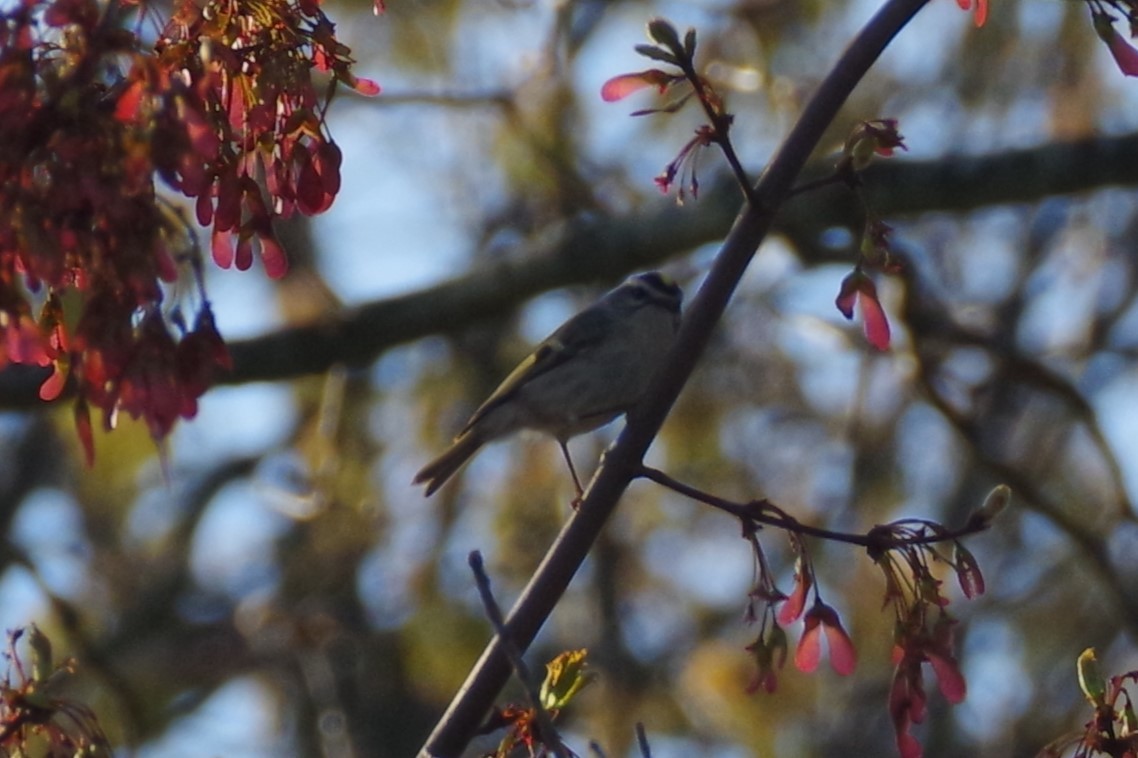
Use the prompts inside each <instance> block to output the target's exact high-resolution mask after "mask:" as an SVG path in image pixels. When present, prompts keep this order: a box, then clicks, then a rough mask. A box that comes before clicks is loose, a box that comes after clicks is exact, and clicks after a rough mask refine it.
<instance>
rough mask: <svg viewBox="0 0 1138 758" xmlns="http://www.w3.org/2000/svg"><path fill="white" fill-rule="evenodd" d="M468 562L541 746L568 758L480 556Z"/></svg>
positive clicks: (477, 554) (469, 559)
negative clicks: (529, 712) (524, 699)
mask: <svg viewBox="0 0 1138 758" xmlns="http://www.w3.org/2000/svg"><path fill="white" fill-rule="evenodd" d="M467 562H468V563H469V564H470V570H471V571H472V572H474V582H475V583H476V584H477V585H478V595H479V596H480V597H481V598H482V608H483V609H484V610H485V611H486V618H488V619H490V626H492V627H494V633H495V634H497V635H498V639H500V640H501V641H502V645H503V650H504V651H505V653H506V657H507V658H509V659H510V665H511V666H513V668H514V674H515V675H517V677H518V681H520V682H521V683H522V688H523V689H524V690H525V693H526V699H527V700H528V701H529V705H530V708H531V709H532V710H533V713H534V717H535V718H536V719H537V724H538V728H539V729H540V730H541V741H542V743H543V744H544V745H545V746H546V747H547V748H549V750H550V751H552V752H553V754H554V755H556V756H558V758H569V756H570V753H569V751H568V750H567V749H566V748H565V745H564V743H562V742H561V735H560V734H558V732H557V727H555V726H554V725H553V719H552V718H551V717H550V715H549V711H547V710H545V708H544V707H542V705H541V695H540V694H539V693H538V691H537V688H536V687H534V685H533V679H532V678H531V676H530V670H529V666H527V665H526V662H525V660H524V659H523V658H522V653H521V651H520V650H519V649H518V646H517V645H515V644H514V641H513V639H511V638H510V635H509V633H508V632H507V631H506V625H505V621H504V619H503V618H502V609H501V608H499V607H498V601H497V600H495V599H494V593H493V591H491V589H490V577H489V576H487V574H486V568H485V566H484V565H483V562H482V553H480V552H479V551H477V550H472V551H471V553H470V556H469V557H468V558H467Z"/></svg>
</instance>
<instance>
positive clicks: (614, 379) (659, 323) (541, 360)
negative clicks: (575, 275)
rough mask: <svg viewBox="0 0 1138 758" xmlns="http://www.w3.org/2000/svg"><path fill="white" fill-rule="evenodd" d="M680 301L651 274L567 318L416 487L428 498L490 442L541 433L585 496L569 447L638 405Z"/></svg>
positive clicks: (669, 284)
mask: <svg viewBox="0 0 1138 758" xmlns="http://www.w3.org/2000/svg"><path fill="white" fill-rule="evenodd" d="M683 297H684V295H683V292H682V291H681V290H680V288H679V287H678V286H677V285H676V283H675V282H673V281H672V280H671V279H669V278H668V277H666V276H664V275H663V274H660V273H659V272H656V271H651V272H649V273H646V274H639V275H637V276H633V277H630V278H629V279H628V280H627V281H625V282H624V284H622V285H620V286H619V287H617V288H616V289H614V290H612V291H611V292H609V293H608V294H606V295H605V296H604V297H602V298H601V299H600V300H598V301H597V302H596V303H594V304H593V305H590V306H589V307H588V308H586V309H585V310H583V311H581V312H580V313H578V314H577V315H575V316H573V317H572V318H570V319H569V320H568V321H566V322H565V323H564V324H562V325H561V326H560V327H559V328H558V329H557V331H555V332H554V333H553V334H551V335H549V336H548V337H546V338H545V340H543V341H542V343H541V344H540V345H538V346H537V349H535V350H534V351H533V352H532V353H531V354H530V355H529V357H528V358H526V359H525V360H523V361H522V362H521V363H520V364H519V365H518V367H517V368H515V369H514V370H513V372H511V373H510V375H509V376H507V377H506V379H505V381H503V382H502V383H501V384H500V385H498V389H496V390H494V392H493V394H491V395H490V397H489V398H487V400H486V402H484V403H483V404H482V405H481V406H480V407H479V408H478V410H476V411H475V412H474V415H473V416H471V417H470V420H469V421H467V422H466V426H465V427H463V429H462V431H461V432H459V434H458V437H456V438H455V440H454V444H453V445H451V446H450V448H449V449H448V450H447V451H446V452H444V453H443V454H442V455H440V456H439V457H438V458H435V459H434V460H433V461H431V462H430V463H428V464H427V465H426V466H424V467H423V468H422V470H421V471H419V473H418V474H416V475H415V481H414V483H415V484H426V485H427V491H426V493H425V494H426V495H427V496H430V495H431V494H432V493H434V492H435V490H437V489H438V488H439V487H441V486H442V485H443V483H444V482H446V480H447V479H449V478H450V477H451V475H453V474H454V472H455V471H457V470H458V469H459V468H460V467H461V466H462V464H464V463H466V461H467V460H468V459H469V458H470V457H471V456H472V455H474V454H475V453H476V452H478V450H479V448H481V447H482V446H483V445H485V444H486V443H487V442H490V441H491V440H495V439H497V438H499V437H504V436H506V435H508V434H512V433H514V432H516V431H519V430H521V429H536V430H538V431H541V432H545V433H546V434H549V435H551V436H552V437H553V438H554V439H556V440H557V443H558V444H559V445H560V446H561V452H562V453H563V454H564V456H565V461H566V463H568V464H569V473H571V474H572V475H573V484H574V485H575V486H576V488H577V496H578V497H580V496H581V494H582V489H581V481H580V479H578V478H577V470H576V468H575V467H574V466H573V460H572V459H571V458H570V457H569V448H568V447H566V444H565V443H566V442H567V441H568V440H569V439H570V438H571V437H575V436H576V435H578V434H583V433H585V432H588V431H592V430H593V429H597V428H598V427H601V426H604V425H605V424H607V423H609V422H610V421H612V420H613V419H615V418H616V417H617V416H619V415H620V414H622V413H624V412H625V411H627V410H629V409H630V408H631V407H632V406H633V405H635V404H636V402H637V401H638V400H640V397H641V396H642V395H643V394H644V392H645V391H646V390H647V389H648V383H649V382H650V381H651V380H652V377H653V376H654V375H655V374H656V371H657V370H658V369H659V368H660V366H661V365H662V364H663V361H664V356H665V355H667V353H668V350H669V348H671V346H672V343H673V341H674V340H675V336H676V330H677V329H679V325H680V305H681V303H682V302H683Z"/></svg>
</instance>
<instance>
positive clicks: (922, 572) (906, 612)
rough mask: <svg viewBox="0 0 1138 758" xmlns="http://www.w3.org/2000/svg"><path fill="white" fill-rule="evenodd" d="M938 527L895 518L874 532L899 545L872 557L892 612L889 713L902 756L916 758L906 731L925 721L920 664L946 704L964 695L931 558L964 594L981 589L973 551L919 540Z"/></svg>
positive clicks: (948, 618)
mask: <svg viewBox="0 0 1138 758" xmlns="http://www.w3.org/2000/svg"><path fill="white" fill-rule="evenodd" d="M943 532H944V530H943V527H940V526H939V525H937V524H932V523H930V522H917V521H914V522H899V523H895V524H890V525H889V526H885V527H879V528H878V530H876V536H878V537H881V538H882V539H884V540H885V541H886V542H888V543H889V544H893V545H896V544H900V545H901V546H900V547H892V548H890V549H888V550H885V551H883V552H881V553H880V554H879V555H877V556H876V560H877V565H878V566H879V567H880V568H881V570H882V572H883V573H884V575H885V586H886V593H885V603H886V605H888V606H892V608H893V611H894V615H895V616H896V625H895V631H894V640H893V663H894V665H895V669H894V672H893V683H892V686H891V687H890V689H889V715H890V717H891V718H892V720H893V728H894V731H895V732H896V735H897V748H898V750H899V751H900V753H901V756H902V758H920V756H921V754H922V749H921V744H920V742H918V741H917V739H916V738H915V737H914V736H913V735H912V734H911V733H910V728H911V727H912V725H913V724H919V723H921V722H923V721H924V719H925V716H926V714H927V702H928V697H927V695H926V694H925V689H924V678H923V673H922V664H924V663H928V664H929V665H930V666H931V667H932V670H933V672H934V673H935V674H936V678H937V685H938V687H939V689H940V692H941V694H942V695H944V697H945V699H946V700H948V701H949V702H950V703H959V702H960V701H961V700H963V699H964V696H965V693H966V686H965V682H964V676H963V674H961V672H960V667H959V663H958V662H957V660H956V657H955V654H954V652H953V634H952V630H953V627H954V626H955V624H956V622H955V621H954V620H953V619H952V617H951V616H949V615H948V613H947V612H946V611H945V608H946V606H947V605H948V602H949V601H948V599H947V598H946V597H944V595H943V594H942V593H941V586H942V582H941V581H940V580H939V579H937V578H936V577H934V576H933V574H932V571H931V568H930V565H931V563H932V562H934V561H936V562H941V563H946V564H947V565H949V566H951V567H952V568H953V570H954V571H955V572H956V576H957V581H958V582H959V584H960V587H961V589H962V591H963V592H964V594H965V596H966V597H969V598H971V597H975V596H976V595H979V594H981V593H983V592H984V577H983V575H981V573H980V568H979V566H978V564H977V563H976V560H975V558H973V557H972V554H971V553H970V552H968V550H967V549H966V548H965V547H964V546H963V545H962V544H960V543H959V542H954V555H953V557H952V559H947V558H945V557H944V556H942V555H940V554H939V553H937V552H936V551H935V550H934V548H932V547H931V546H930V545H928V544H923V543H921V542H919V540H922V539H925V538H928V537H938V536H940V535H942V534H943Z"/></svg>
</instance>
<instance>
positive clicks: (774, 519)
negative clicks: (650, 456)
mask: <svg viewBox="0 0 1138 758" xmlns="http://www.w3.org/2000/svg"><path fill="white" fill-rule="evenodd" d="M639 475H640V476H641V477H643V478H645V479H650V480H651V481H653V482H656V483H657V484H660V485H662V486H664V487H667V488H668V489H670V490H672V491H674V492H678V493H680V494H681V495H684V496H685V497H689V498H691V499H692V500H697V501H699V502H701V503H704V504H705V505H710V506H711V507H713V508H717V509H719V510H721V511H724V512H726V513H730V514H731V515H732V516H734V517H735V518H737V519H739V520H740V521H742V522H744V524H745V525H748V524H754V523H758V524H763V525H764V526H771V527H774V528H776V529H783V530H785V531H788V532H793V533H795V534H801V535H806V536H808V537H818V538H820V539H824V540H830V541H832V542H847V543H849V544H851V545H860V546H862V547H864V548H867V549H869V550H891V549H893V548H898V547H907V546H910V545H932V544H935V543H937V542H951V541H953V540H958V539H960V538H962V537H967V536H969V535H972V534H977V533H978V532H982V531H984V530H986V529H987V528H988V527H989V526H990V524H988V523H987V522H984V521H973V520H969V522H968V523H966V524H965V525H964V526H962V527H960V528H958V529H946V528H945V527H943V526H941V525H940V524H936V523H934V522H931V521H923V520H920V519H907V520H905V521H900V522H897V523H896V524H894V525H896V526H901V525H907V524H916V525H917V526H919V527H927V528H928V529H929V530H930V531H927V532H922V533H913V534H906V535H900V534H896V533H894V532H892V531H890V530H889V527H890V526H894V525H891V524H884V525H879V526H875V527H873V528H872V529H870V530H869V531H868V532H866V533H864V534H862V533H860V532H835V531H833V530H831V529H823V528H821V527H817V526H810V525H809V524H803V523H802V522H801V521H798V520H797V519H795V518H793V517H791V516H789V515H787V513H786V512H785V511H783V510H782V509H781V508H779V507H778V506H776V505H774V504H773V503H771V502H770V501H769V500H766V499H763V500H752V501H751V502H749V503H736V502H733V501H730V500H725V499H723V498H721V497H718V496H717V495H712V494H710V493H708V492H704V491H703V490H700V489H697V488H695V487H692V486H691V485H689V484H684V483H683V482H681V481H679V480H677V479H673V478H672V477H670V476H668V475H667V474H665V473H664V472H663V471H660V470H659V469H654V468H650V467H648V466H641V467H640V474H639ZM747 531H749V530H747Z"/></svg>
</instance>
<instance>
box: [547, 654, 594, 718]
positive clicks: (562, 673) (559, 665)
mask: <svg viewBox="0 0 1138 758" xmlns="http://www.w3.org/2000/svg"><path fill="white" fill-rule="evenodd" d="M588 654H589V651H588V650H585V649H581V650H570V651H567V652H564V653H562V654H561V655H559V656H557V657H556V658H554V659H553V660H552V661H550V662H549V663H547V664H545V681H544V682H542V683H541V695H540V697H541V705H542V707H543V708H545V709H546V710H547V711H557V710H561V709H562V708H564V707H565V706H566V705H568V704H569V701H570V700H572V699H573V697H574V696H575V695H576V694H577V693H578V692H580V691H581V689H582V688H583V687H584V686H585V685H587V684H589V683H590V682H591V681H593V678H594V677H593V675H592V673H591V672H588V671H586V670H585V668H586V664H585V657H586V656H587V655H588Z"/></svg>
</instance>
